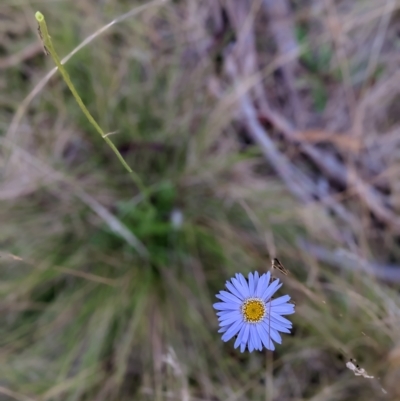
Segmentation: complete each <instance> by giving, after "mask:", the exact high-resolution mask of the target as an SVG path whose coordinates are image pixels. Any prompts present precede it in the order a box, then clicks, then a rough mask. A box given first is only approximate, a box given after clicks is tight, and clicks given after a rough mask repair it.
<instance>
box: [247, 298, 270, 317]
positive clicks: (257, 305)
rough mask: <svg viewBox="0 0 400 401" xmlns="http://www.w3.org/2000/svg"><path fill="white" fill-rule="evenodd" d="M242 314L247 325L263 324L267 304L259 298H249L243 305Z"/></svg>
mask: <svg viewBox="0 0 400 401" xmlns="http://www.w3.org/2000/svg"><path fill="white" fill-rule="evenodd" d="M242 314H243V318H244V321H245V322H247V323H258V322H261V321H262V320H263V319H264V317H265V314H266V308H265V303H264V302H263V300H261V299H259V298H249V299H246V301H244V303H243V305H242Z"/></svg>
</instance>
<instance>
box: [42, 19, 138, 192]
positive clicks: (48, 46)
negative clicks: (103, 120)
mask: <svg viewBox="0 0 400 401" xmlns="http://www.w3.org/2000/svg"><path fill="white" fill-rule="evenodd" d="M35 18H36V21H37V22H38V24H39V34H40V37H41V39H42V41H43V45H44V48H45V51H46V53H48V54H50V55H51V57H52V59H53V61H54V63H55V64H56V66H57V68H58V70H59V71H60V73H61V75H62V77H63V79H64V81H65V83H66V84H67V86H68V88H69V90H70V91H71V92H72V95H73V96H74V98H75V100H76V102H77V103H78V105H79V107H80V108H81V110H82V111H83V114H85V116H86V117H87V119H88V120H89V122H90V123H91V124H92V125H93V127H94V128H95V129H96V131H97V132H98V133H99V134H100V135H101V137H102V138H103V139H104V140H105V141H106V142H107V144H108V146H109V147H110V148H111V149H112V150H113V152H114V153H115V154H116V156H117V157H118V160H119V161H120V162H121V164H122V165H123V166H124V167H125V169H126V170H127V171H128V173H129V174H130V175H131V177H132V179H133V180H134V182H135V184H136V185H137V186H138V188H139V190H140V191H141V192H145V189H144V187H143V184H142V182H141V180H140V178H139V176H138V175H137V174H136V173H135V172H134V171H133V170H132V169H131V168H130V167H129V165H128V163H127V162H126V161H125V159H124V158H123V156H122V155H121V153H120V152H119V150H118V149H117V148H116V146H115V145H114V144H113V143H112V141H111V140H110V138H108V134H106V133H104V131H103V130H102V129H101V127H100V125H99V124H98V123H97V122H96V120H95V119H94V118H93V116H92V115H91V114H90V112H89V110H88V109H87V107H86V106H85V104H84V103H83V101H82V99H81V97H80V96H79V93H78V92H77V90H76V89H75V86H74V84H73V83H72V81H71V78H70V76H69V74H68V72H67V70H66V69H65V67H64V66H63V65H62V63H61V60H60V58H59V57H58V54H57V52H56V51H55V49H54V46H53V43H52V40H51V37H50V35H49V32H48V30H47V24H46V20H45V18H44V15H43V14H42V13H41V12H39V11H38V12H37V13H36V14H35Z"/></svg>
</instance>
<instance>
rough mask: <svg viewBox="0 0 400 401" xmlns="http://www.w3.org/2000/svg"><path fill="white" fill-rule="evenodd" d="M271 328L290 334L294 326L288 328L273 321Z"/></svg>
mask: <svg viewBox="0 0 400 401" xmlns="http://www.w3.org/2000/svg"><path fill="white" fill-rule="evenodd" d="M270 324H271V327H272V328H273V329H275V330H277V331H281V332H282V333H290V329H291V328H292V326H291V325H290V326H287V325H284V324H282V323H279V322H277V321H276V320H272V319H271V323H270Z"/></svg>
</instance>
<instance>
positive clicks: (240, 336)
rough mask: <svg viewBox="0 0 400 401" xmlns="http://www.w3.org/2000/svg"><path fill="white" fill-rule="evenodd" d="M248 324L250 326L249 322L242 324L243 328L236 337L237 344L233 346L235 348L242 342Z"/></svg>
mask: <svg viewBox="0 0 400 401" xmlns="http://www.w3.org/2000/svg"><path fill="white" fill-rule="evenodd" d="M247 326H248V325H247V324H244V325H243V326H242V328H241V329H240V331H239V334H238V336H237V338H236V341H235V344H234V346H233V347H234V348H237V347H238V346H239V345H240V344H241V343H242V338H243V334H244V332H245V331H246V327H247Z"/></svg>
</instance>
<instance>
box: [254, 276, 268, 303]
mask: <svg viewBox="0 0 400 401" xmlns="http://www.w3.org/2000/svg"><path fill="white" fill-rule="evenodd" d="M270 279H271V273H270V272H268V273H266V274H263V275H262V276H261V277H260V280H258V285H257V290H256V295H257V297H261V296H262V294H263V293H264V291H265V290H266V289H267V288H268V286H269V281H270Z"/></svg>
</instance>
